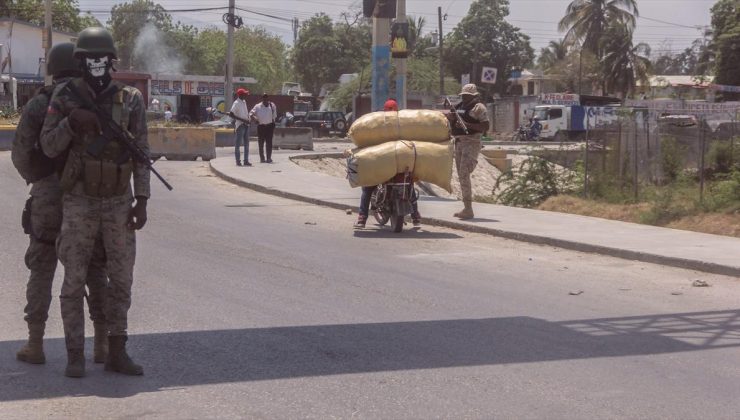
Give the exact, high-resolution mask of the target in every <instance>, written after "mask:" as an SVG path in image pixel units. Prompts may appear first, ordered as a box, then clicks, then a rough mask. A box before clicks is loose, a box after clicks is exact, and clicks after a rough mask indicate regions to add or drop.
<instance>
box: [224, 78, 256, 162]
mask: <svg viewBox="0 0 740 420" xmlns="http://www.w3.org/2000/svg"><path fill="white" fill-rule="evenodd" d="M247 95H249V92H248V91H247V90H245V89H239V90H237V91H236V100H235V101H234V103H233V104H232V105H231V111H229V116H230V117H231V118H233V119H234V120H236V123H235V124H236V130H235V133H236V137H235V139H234V157H235V158H236V166H242V163H241V161H240V160H239V159H240V158H241V156H240V154H239V146H240V145H241V144H244V166H252V164H251V163H249V108H248V107H247V100H246V99H247Z"/></svg>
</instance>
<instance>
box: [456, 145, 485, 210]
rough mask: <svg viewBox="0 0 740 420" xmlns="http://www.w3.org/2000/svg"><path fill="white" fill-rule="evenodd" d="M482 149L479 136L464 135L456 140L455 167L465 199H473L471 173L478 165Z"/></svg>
mask: <svg viewBox="0 0 740 420" xmlns="http://www.w3.org/2000/svg"><path fill="white" fill-rule="evenodd" d="M480 149H481V142H480V137H479V136H464V137H458V138H457V139H456V140H455V167H456V168H457V177H458V179H459V180H460V190H461V191H462V199H463V201H473V185H472V183H471V182H470V175H471V174H472V173H473V171H474V170H475V167H476V166H477V165H478V154H479V153H480Z"/></svg>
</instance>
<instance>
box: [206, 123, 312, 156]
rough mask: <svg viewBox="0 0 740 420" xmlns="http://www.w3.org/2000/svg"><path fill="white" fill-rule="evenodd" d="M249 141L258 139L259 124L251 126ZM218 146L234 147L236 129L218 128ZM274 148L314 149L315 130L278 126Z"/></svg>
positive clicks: (274, 136)
mask: <svg viewBox="0 0 740 420" xmlns="http://www.w3.org/2000/svg"><path fill="white" fill-rule="evenodd" d="M249 134H250V137H249V141H250V142H256V141H257V137H256V136H257V126H256V125H254V124H252V125H251V126H250V127H249ZM216 147H234V129H233V128H219V129H218V130H216ZM272 148H273V149H291V150H301V149H303V150H313V132H312V131H311V128H310V127H276V128H275V134H274V135H273V137H272Z"/></svg>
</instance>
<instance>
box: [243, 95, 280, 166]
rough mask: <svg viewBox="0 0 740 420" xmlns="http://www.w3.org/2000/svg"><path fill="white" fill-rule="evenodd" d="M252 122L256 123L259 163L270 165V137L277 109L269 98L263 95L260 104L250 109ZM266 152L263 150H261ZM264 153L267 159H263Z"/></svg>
mask: <svg viewBox="0 0 740 420" xmlns="http://www.w3.org/2000/svg"><path fill="white" fill-rule="evenodd" d="M249 116H250V117H251V118H252V120H254V121H257V139H258V144H259V150H260V162H261V163H265V162H267V163H272V135H273V133H274V132H275V121H276V120H277V108H276V107H275V104H274V103H272V102H270V97H269V96H268V95H267V94H266V93H265V94H263V95H262V102H260V103H258V104H257V105H255V106H254V108H252V112H251V113H250V114H249ZM265 148H266V149H267V150H263V149H265ZM265 153H266V154H267V159H265Z"/></svg>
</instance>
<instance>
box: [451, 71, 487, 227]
mask: <svg viewBox="0 0 740 420" xmlns="http://www.w3.org/2000/svg"><path fill="white" fill-rule="evenodd" d="M460 97H461V98H462V102H460V103H459V104H457V105H456V106H454V108H453V109H451V110H450V111H451V112H450V115H448V118H449V119H450V124H451V126H452V135H453V136H454V137H455V167H456V168H457V176H458V178H459V180H460V190H462V199H463V205H464V208H463V210H462V211H459V212H457V213H455V215H454V216H455V217H457V218H459V219H472V218H473V217H475V216H474V214H473V186H472V183H471V181H470V175H471V174H472V173H473V171H474V170H475V167H476V166H477V165H478V154H479V153H480V150H481V147H482V146H481V136H482V135H483V133H484V132H486V131H487V130H488V127H489V123H488V110H487V109H486V106H485V105H484V104H483V103H482V102H481V101H480V95H479V94H478V88H477V87H476V86H475V85H474V84H472V83H471V84H467V85H465V86H463V88H462V91H461V92H460ZM455 113H456V114H457V115H455ZM458 116H459V117H460V118H458ZM459 120H462V121H463V123H464V126H463V124H460V122H459Z"/></svg>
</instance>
